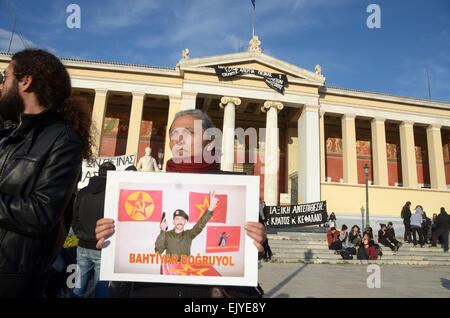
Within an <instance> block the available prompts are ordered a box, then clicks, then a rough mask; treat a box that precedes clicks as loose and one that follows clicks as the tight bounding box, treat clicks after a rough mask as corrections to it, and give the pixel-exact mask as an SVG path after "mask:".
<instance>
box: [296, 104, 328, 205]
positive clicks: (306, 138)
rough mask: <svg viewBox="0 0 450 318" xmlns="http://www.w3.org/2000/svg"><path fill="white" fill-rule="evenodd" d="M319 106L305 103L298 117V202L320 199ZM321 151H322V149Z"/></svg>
mask: <svg viewBox="0 0 450 318" xmlns="http://www.w3.org/2000/svg"><path fill="white" fill-rule="evenodd" d="M320 130H321V129H320V119H319V106H318V105H305V106H304V107H303V111H302V114H301V115H300V118H299V119H298V153H299V156H298V157H299V160H298V162H299V164H298V195H299V203H310V202H317V201H320V181H321V171H320V166H321V161H322V160H321V153H320V151H321V148H320V147H321V142H320V139H321V138H323V135H321V136H320V137H321V138H319V132H320ZM322 152H323V151H322Z"/></svg>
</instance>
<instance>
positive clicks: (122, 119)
mask: <svg viewBox="0 0 450 318" xmlns="http://www.w3.org/2000/svg"><path fill="white" fill-rule="evenodd" d="M103 135H105V136H117V137H121V138H126V137H127V136H128V118H127V117H126V114H123V115H122V114H110V115H109V117H105V121H104V122H103Z"/></svg>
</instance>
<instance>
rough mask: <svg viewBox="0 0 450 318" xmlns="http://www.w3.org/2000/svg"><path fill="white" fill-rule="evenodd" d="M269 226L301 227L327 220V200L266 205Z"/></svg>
mask: <svg viewBox="0 0 450 318" xmlns="http://www.w3.org/2000/svg"><path fill="white" fill-rule="evenodd" d="M264 215H265V216H266V225H267V227H268V228H287V227H301V226H308V225H316V224H322V223H325V222H326V221H327V218H328V214H327V201H319V202H313V203H306V204H299V205H281V206H266V207H264Z"/></svg>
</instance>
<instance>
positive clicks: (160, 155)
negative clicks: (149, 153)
mask: <svg viewBox="0 0 450 318" xmlns="http://www.w3.org/2000/svg"><path fill="white" fill-rule="evenodd" d="M163 158H164V151H163V150H162V148H159V150H158V168H159V170H162V160H163Z"/></svg>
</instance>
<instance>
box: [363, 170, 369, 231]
mask: <svg viewBox="0 0 450 318" xmlns="http://www.w3.org/2000/svg"><path fill="white" fill-rule="evenodd" d="M364 176H365V177H366V228H367V227H368V226H370V223H369V166H368V165H367V164H365V165H364Z"/></svg>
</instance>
